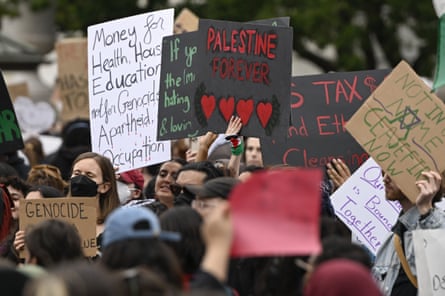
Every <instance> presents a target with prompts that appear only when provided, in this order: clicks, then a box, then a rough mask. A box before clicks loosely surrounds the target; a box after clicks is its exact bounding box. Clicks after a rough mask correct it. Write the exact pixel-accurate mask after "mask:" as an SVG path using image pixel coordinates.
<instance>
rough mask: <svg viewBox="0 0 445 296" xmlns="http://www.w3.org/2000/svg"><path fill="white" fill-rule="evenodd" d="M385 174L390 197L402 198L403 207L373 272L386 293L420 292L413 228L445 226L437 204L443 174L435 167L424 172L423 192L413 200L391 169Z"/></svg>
mask: <svg viewBox="0 0 445 296" xmlns="http://www.w3.org/2000/svg"><path fill="white" fill-rule="evenodd" d="M382 175H383V182H384V185H385V194H386V199H387V200H390V201H398V202H399V203H400V205H401V207H402V211H401V213H400V215H399V218H398V219H397V222H396V223H395V225H394V226H393V228H392V233H391V235H389V236H388V238H387V239H386V240H385V241H384V242H383V243H382V245H381V246H380V248H379V250H378V251H377V254H376V258H375V263H374V267H373V274H374V277H375V278H376V279H377V281H378V282H379V285H380V288H381V289H382V291H383V292H384V294H385V295H391V296H397V295H403V296H410V295H417V292H418V290H417V277H416V276H417V270H416V266H415V253H414V246H413V238H412V232H413V231H414V230H416V229H436V228H445V213H444V212H443V211H442V210H440V209H438V208H436V207H435V203H436V202H438V201H440V200H441V199H442V196H443V183H442V182H443V177H442V175H441V174H439V173H438V172H435V171H426V172H422V174H421V179H419V180H418V181H416V186H417V188H418V189H419V193H418V195H417V197H416V199H415V202H412V201H411V200H410V199H408V197H407V196H406V195H404V194H403V193H402V191H401V190H400V188H399V186H398V185H397V184H396V183H395V181H394V180H393V179H392V178H391V177H390V176H389V175H388V174H387V173H383V174H382Z"/></svg>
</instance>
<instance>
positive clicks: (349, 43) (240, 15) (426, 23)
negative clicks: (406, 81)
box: [0, 0, 438, 77]
mask: <svg viewBox="0 0 445 296" xmlns="http://www.w3.org/2000/svg"><path fill="white" fill-rule="evenodd" d="M18 2H28V3H30V5H31V7H33V8H37V9H38V8H42V7H47V6H48V5H49V4H51V3H55V5H56V24H57V25H58V29H59V30H61V31H71V30H81V31H83V32H84V33H85V32H86V28H87V27H88V26H89V25H92V24H96V23H101V22H104V21H108V20H113V19H117V18H121V17H125V16H131V15H135V14H138V13H143V12H147V11H153V10H158V9H162V8H167V0H146V1H141V0H94V1H93V0H9V1H1V3H0V15H1V14H2V13H3V14H4V13H9V14H11V13H14V5H15V4H16V3H18ZM141 2H145V3H144V5H138V3H141ZM141 6H142V7H141ZM182 7H188V8H190V9H191V10H193V11H194V12H195V13H196V14H197V15H198V16H199V17H201V18H211V19H221V20H232V21H250V20H256V19H264V18H272V17H279V16H290V17H291V26H292V27H293V29H294V38H293V46H294V49H295V50H296V52H297V53H298V54H299V55H300V56H301V57H302V58H305V59H307V60H309V61H311V62H312V63H314V64H315V65H317V66H318V67H320V68H321V69H322V70H323V71H325V72H329V71H353V70H365V69H376V68H381V67H388V66H389V67H393V66H395V65H396V64H397V63H398V62H399V61H400V60H402V59H404V60H406V61H407V62H408V63H410V64H411V66H412V67H413V68H414V69H415V71H416V72H417V73H418V74H419V75H423V76H427V77H431V76H433V73H434V69H435V63H436V44H437V25H438V20H437V17H436V15H435V13H434V9H433V5H432V2H431V1H418V0H366V1H357V0H336V1H331V0H298V1H295V0H242V1H240V0H208V1H206V0H201V1H200V0H186V1H185V2H184V3H182V4H180V5H178V6H177V7H176V8H177V9H176V13H178V12H179V11H180V9H181V8H182ZM326 48H333V53H334V54H333V55H331V56H326V54H323V53H322V52H323V49H326Z"/></svg>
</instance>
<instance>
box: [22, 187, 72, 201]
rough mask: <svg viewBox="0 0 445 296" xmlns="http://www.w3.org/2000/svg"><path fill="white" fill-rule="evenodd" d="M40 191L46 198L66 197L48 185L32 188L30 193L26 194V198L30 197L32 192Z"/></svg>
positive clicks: (29, 190)
mask: <svg viewBox="0 0 445 296" xmlns="http://www.w3.org/2000/svg"><path fill="white" fill-rule="evenodd" d="M34 191H38V192H40V194H42V196H43V197H44V198H55V197H64V196H65V194H63V192H62V191H60V190H58V189H57V188H54V187H52V186H48V185H35V186H31V187H30V188H29V189H28V191H27V192H26V194H25V196H26V195H28V193H30V192H34Z"/></svg>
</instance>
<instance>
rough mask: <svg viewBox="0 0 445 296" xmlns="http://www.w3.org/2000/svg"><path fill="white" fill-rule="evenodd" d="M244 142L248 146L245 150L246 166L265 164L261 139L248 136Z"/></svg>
mask: <svg viewBox="0 0 445 296" xmlns="http://www.w3.org/2000/svg"><path fill="white" fill-rule="evenodd" d="M244 142H245V146H246V147H245V150H244V164H245V166H250V165H255V166H259V167H262V166H264V164H263V155H262V151H261V143H260V139H259V138H255V137H246V138H245V141H244Z"/></svg>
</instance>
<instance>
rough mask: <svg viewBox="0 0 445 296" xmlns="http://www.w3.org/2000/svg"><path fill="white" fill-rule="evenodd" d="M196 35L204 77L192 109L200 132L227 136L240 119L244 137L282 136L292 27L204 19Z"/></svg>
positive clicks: (286, 122)
mask: <svg viewBox="0 0 445 296" xmlns="http://www.w3.org/2000/svg"><path fill="white" fill-rule="evenodd" d="M198 32H199V37H198V44H199V46H198V52H199V57H200V58H199V69H200V70H201V72H200V74H201V75H200V81H199V85H198V88H197V89H196V92H195V94H194V110H195V113H196V118H197V120H198V122H199V124H200V126H201V130H202V132H203V133H204V132H206V131H213V132H216V133H221V132H224V131H225V130H226V128H227V123H228V121H229V120H230V117H231V116H232V115H238V116H239V117H240V118H241V120H242V122H243V130H242V134H243V135H245V136H271V135H276V136H279V135H282V136H283V137H284V135H285V132H286V130H287V127H288V125H289V115H290V108H289V94H290V88H289V85H290V78H291V62H292V61H291V52H292V36H293V34H292V28H290V27H283V26H267V25H259V24H248V23H236V22H227V21H216V20H203V19H200V22H199V31H198Z"/></svg>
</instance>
